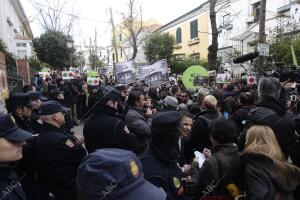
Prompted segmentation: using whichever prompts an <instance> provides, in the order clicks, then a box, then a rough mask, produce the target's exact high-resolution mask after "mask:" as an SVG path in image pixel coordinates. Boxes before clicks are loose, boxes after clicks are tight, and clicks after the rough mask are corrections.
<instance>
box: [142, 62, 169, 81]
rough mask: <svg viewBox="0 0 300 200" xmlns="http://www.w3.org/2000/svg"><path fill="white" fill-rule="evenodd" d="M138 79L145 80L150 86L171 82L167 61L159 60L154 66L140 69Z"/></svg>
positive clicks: (145, 66)
mask: <svg viewBox="0 0 300 200" xmlns="http://www.w3.org/2000/svg"><path fill="white" fill-rule="evenodd" d="M138 71H139V73H138V78H139V80H144V81H145V83H146V84H147V85H149V86H153V85H158V84H161V83H163V82H167V81H169V73H168V64H167V60H166V59H163V60H159V61H157V62H155V63H153V64H152V65H144V66H139V67H138Z"/></svg>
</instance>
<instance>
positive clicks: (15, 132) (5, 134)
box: [0, 114, 32, 142]
mask: <svg viewBox="0 0 300 200" xmlns="http://www.w3.org/2000/svg"><path fill="white" fill-rule="evenodd" d="M31 137H32V134H31V133H29V132H27V131H25V130H23V129H19V128H18V126H17V125H16V122H15V119H14V117H13V116H12V115H11V114H0V138H5V139H8V140H12V141H20V142H21V141H25V140H28V139H30V138H31Z"/></svg>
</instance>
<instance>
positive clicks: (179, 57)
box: [174, 54, 185, 61]
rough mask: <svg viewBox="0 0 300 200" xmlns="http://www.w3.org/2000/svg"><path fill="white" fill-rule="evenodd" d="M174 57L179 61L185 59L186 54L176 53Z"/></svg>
mask: <svg viewBox="0 0 300 200" xmlns="http://www.w3.org/2000/svg"><path fill="white" fill-rule="evenodd" d="M174 57H175V59H176V60H178V61H184V60H185V54H174Z"/></svg>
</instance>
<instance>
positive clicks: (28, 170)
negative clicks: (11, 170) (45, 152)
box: [6, 93, 39, 200]
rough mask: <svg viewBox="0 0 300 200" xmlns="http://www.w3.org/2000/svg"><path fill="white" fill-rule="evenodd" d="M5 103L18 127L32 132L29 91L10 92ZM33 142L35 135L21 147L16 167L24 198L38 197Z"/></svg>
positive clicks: (32, 106) (32, 105)
mask: <svg viewBox="0 0 300 200" xmlns="http://www.w3.org/2000/svg"><path fill="white" fill-rule="evenodd" d="M6 105H7V109H8V111H9V112H11V113H12V115H13V117H14V119H15V121H16V124H17V125H18V127H19V128H21V129H23V130H26V131H28V132H30V133H32V132H33V130H32V127H31V123H30V117H31V115H32V109H33V108H34V104H33V103H32V102H31V95H30V94H29V93H13V94H10V97H9V99H8V100H7V104H6ZM35 142H36V137H32V138H30V139H29V140H27V141H26V144H25V145H24V147H23V157H22V159H21V160H20V161H19V162H18V165H17V167H16V173H17V174H18V176H19V177H23V176H24V178H23V179H22V180H21V184H22V187H23V190H24V191H25V194H26V198H27V199H32V200H35V199H39V192H38V187H37V184H36V178H35V177H36V176H35V175H36V170H35Z"/></svg>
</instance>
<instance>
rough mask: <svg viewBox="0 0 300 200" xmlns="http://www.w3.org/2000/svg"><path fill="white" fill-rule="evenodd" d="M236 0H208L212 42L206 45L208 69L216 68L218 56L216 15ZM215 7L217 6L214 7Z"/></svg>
mask: <svg viewBox="0 0 300 200" xmlns="http://www.w3.org/2000/svg"><path fill="white" fill-rule="evenodd" d="M236 1H238V0H209V17H210V23H211V33H212V42H211V45H209V47H208V55H207V61H208V69H210V70H217V67H218V66H217V57H218V36H219V33H218V27H217V20H216V15H217V13H218V12H220V11H222V10H223V9H224V8H225V7H227V6H228V5H230V4H231V3H234V2H236ZM216 7H218V8H217V9H216Z"/></svg>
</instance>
